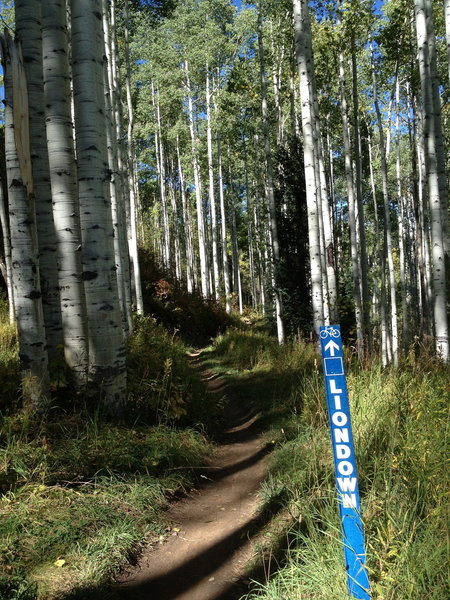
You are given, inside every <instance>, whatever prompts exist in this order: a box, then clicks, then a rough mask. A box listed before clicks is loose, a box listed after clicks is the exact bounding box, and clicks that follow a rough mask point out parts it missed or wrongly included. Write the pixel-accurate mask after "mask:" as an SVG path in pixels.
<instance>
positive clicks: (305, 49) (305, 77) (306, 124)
mask: <svg viewBox="0 0 450 600" xmlns="http://www.w3.org/2000/svg"><path fill="white" fill-rule="evenodd" d="M293 6H294V28H295V41H296V44H295V50H296V57H297V66H298V70H299V78H300V97H301V107H302V130H303V154H304V165H305V182H306V199H307V209H308V239H309V259H310V271H311V292H312V306H313V323H314V330H315V331H316V333H318V331H319V327H320V326H322V325H324V302H323V288H322V280H323V278H324V277H325V276H326V275H325V274H324V273H323V271H322V261H321V256H322V249H321V241H320V229H319V197H318V196H319V194H320V191H319V185H320V184H319V185H318V181H317V178H318V177H319V174H318V173H317V171H316V168H315V167H316V163H315V149H314V125H313V118H314V107H313V105H314V98H313V94H312V91H313V89H312V81H311V77H312V72H313V71H312V68H311V66H312V65H311V63H312V54H311V44H310V30H309V16H308V12H307V11H308V6H307V4H306V2H303V1H302V0H294V4H293ZM308 42H309V43H308Z"/></svg>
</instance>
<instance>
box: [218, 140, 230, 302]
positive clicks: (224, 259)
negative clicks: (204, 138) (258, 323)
mask: <svg viewBox="0 0 450 600" xmlns="http://www.w3.org/2000/svg"><path fill="white" fill-rule="evenodd" d="M217 162H218V174H219V204H220V226H221V228H220V231H221V237H222V271H223V284H224V292H225V310H226V312H227V313H230V312H231V290H230V272H229V266H228V242H227V221H226V210H225V195H224V193H223V172H222V152H221V144H220V138H218V140H217Z"/></svg>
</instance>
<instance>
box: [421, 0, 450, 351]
mask: <svg viewBox="0 0 450 600" xmlns="http://www.w3.org/2000/svg"><path fill="white" fill-rule="evenodd" d="M414 10H415V17H416V32H417V46H418V51H419V71H420V82H421V90H422V103H423V111H424V126H423V127H424V139H425V145H424V150H425V166H426V172H427V188H428V202H429V207H430V209H429V210H430V221H431V248H432V268H433V294H434V298H433V312H434V329H435V337H436V352H437V354H438V356H439V357H440V358H441V359H442V360H443V361H445V362H448V360H449V340H448V316H447V280H446V267H447V265H446V262H447V260H446V254H447V250H448V240H447V223H448V195H447V194H448V192H447V182H446V174H445V160H444V140H443V135H442V124H441V112H440V102H439V90H438V81H437V71H436V48H435V38H434V27H433V14H432V7H431V2H430V0H414Z"/></svg>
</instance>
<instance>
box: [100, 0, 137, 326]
mask: <svg viewBox="0 0 450 600" xmlns="http://www.w3.org/2000/svg"><path fill="white" fill-rule="evenodd" d="M111 11H114V2H112V3H111ZM103 34H104V53H105V60H104V63H103V86H104V96H105V117H106V118H105V124H106V147H107V156H108V166H109V173H110V178H109V190H107V193H109V197H110V198H111V215H112V223H113V228H114V254H115V260H116V276H117V290H118V294H119V303H120V307H121V314H122V327H123V332H124V335H125V337H128V335H129V334H130V333H131V331H132V329H133V319H132V312H131V307H132V302H131V286H130V263H129V257H128V240H127V231H126V229H127V218H126V210H125V198H124V188H123V185H122V183H123V180H122V178H121V165H119V146H118V139H117V129H118V127H117V121H118V119H119V115H118V112H117V110H115V107H114V105H115V104H116V103H115V98H114V96H115V93H116V85H115V79H116V78H115V73H114V69H115V61H114V60H113V56H112V40H111V38H112V35H113V32H112V31H111V20H110V16H109V6H108V3H107V1H106V0H103Z"/></svg>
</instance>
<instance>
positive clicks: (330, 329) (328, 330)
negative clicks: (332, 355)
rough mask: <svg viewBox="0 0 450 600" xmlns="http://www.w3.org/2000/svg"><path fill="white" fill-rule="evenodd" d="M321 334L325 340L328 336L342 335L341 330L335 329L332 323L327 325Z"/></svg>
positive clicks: (336, 336)
mask: <svg viewBox="0 0 450 600" xmlns="http://www.w3.org/2000/svg"><path fill="white" fill-rule="evenodd" d="M319 335H320V337H321V339H322V340H325V339H326V338H327V337H334V338H338V337H341V332H340V331H339V329H335V328H334V327H333V326H332V325H328V326H327V327H325V328H324V329H322V330H321V332H320V334H319Z"/></svg>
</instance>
